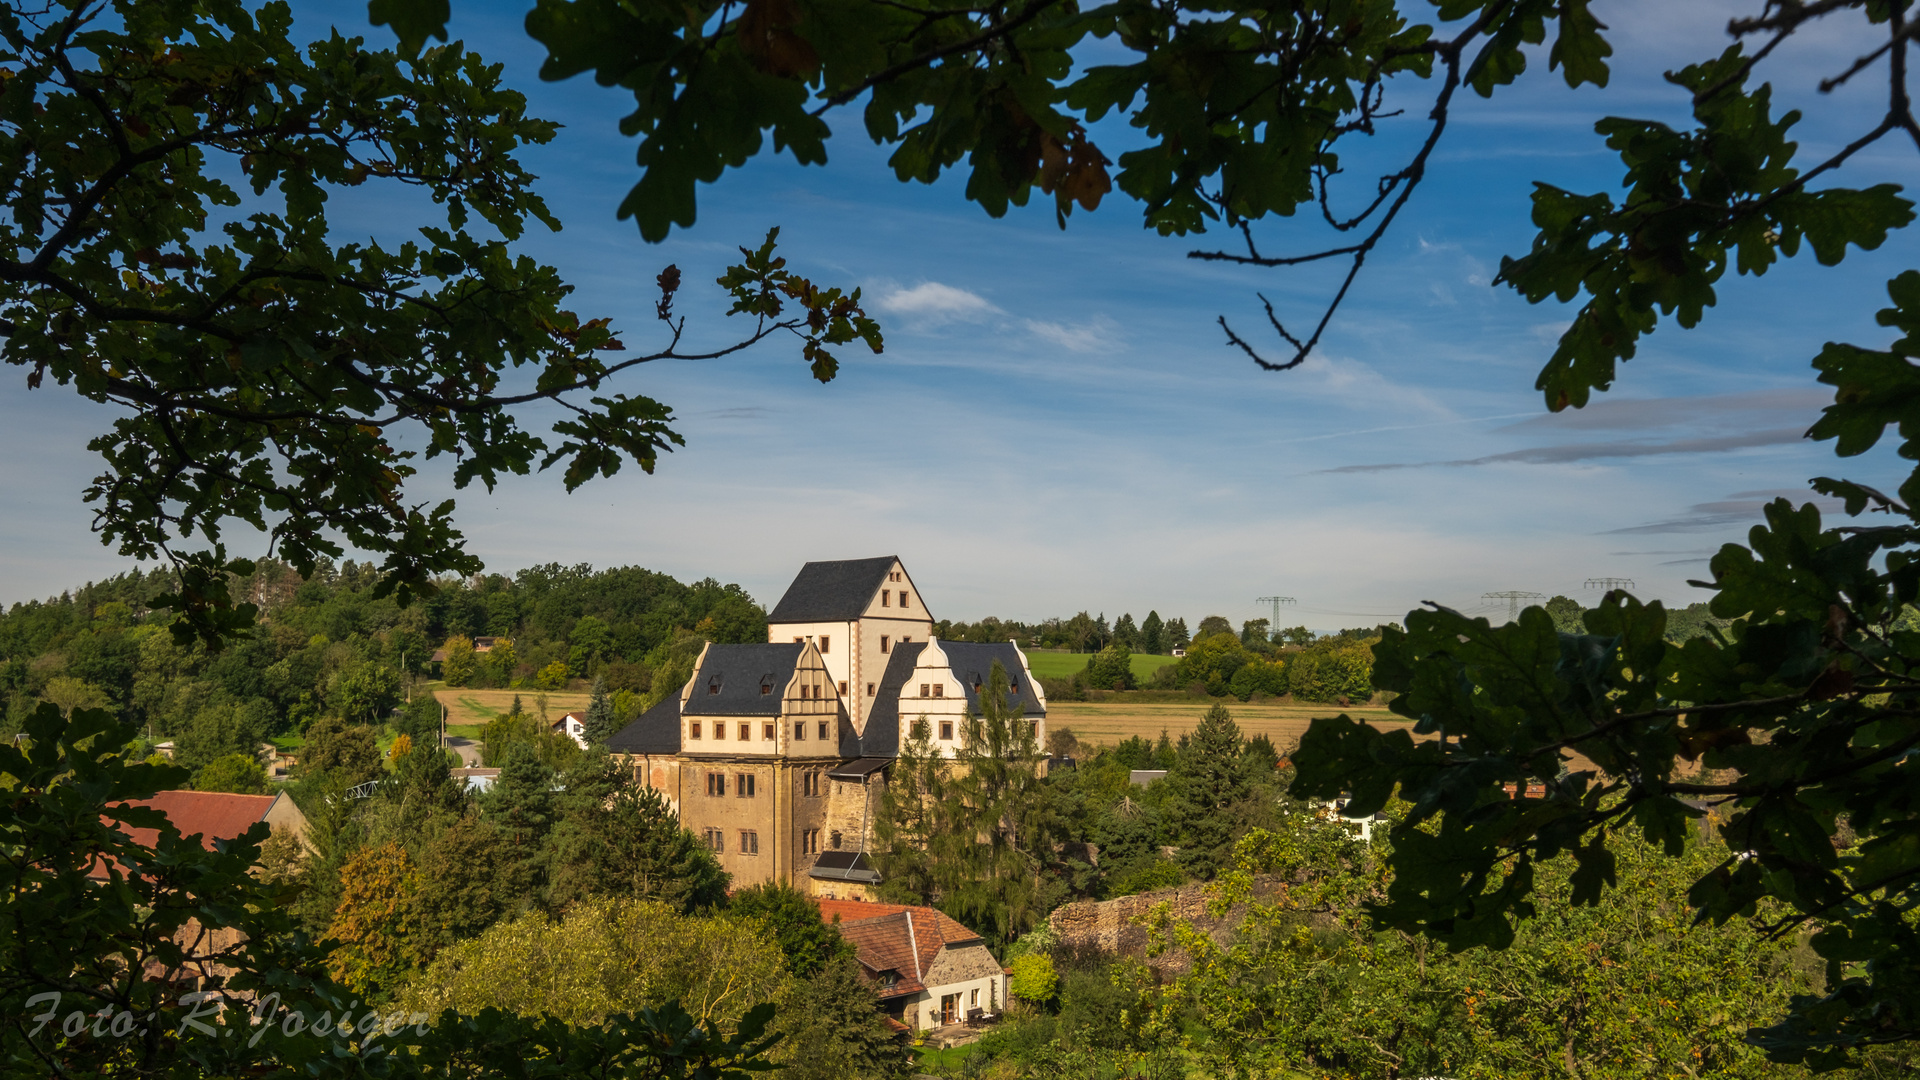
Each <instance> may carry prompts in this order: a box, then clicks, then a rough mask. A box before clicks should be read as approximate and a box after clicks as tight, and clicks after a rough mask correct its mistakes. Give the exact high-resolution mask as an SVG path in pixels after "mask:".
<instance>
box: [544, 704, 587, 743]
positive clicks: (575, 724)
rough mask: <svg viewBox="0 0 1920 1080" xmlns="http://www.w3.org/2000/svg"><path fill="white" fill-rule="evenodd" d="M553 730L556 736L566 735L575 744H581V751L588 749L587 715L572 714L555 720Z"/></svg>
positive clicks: (580, 713) (581, 713)
mask: <svg viewBox="0 0 1920 1080" xmlns="http://www.w3.org/2000/svg"><path fill="white" fill-rule="evenodd" d="M551 730H552V731H553V733H554V734H555V735H565V736H567V737H568V738H570V739H572V740H573V741H574V742H577V743H579V744H580V749H582V750H585V749H586V748H587V714H586V713H583V712H570V713H568V714H567V715H565V716H563V717H561V718H560V719H558V720H555V721H554V722H553V726H552V728H551Z"/></svg>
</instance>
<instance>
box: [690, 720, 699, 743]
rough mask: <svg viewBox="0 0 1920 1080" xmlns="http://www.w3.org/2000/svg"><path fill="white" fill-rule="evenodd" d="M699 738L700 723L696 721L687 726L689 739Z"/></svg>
mask: <svg viewBox="0 0 1920 1080" xmlns="http://www.w3.org/2000/svg"><path fill="white" fill-rule="evenodd" d="M699 737H700V721H698V720H695V721H693V722H692V723H690V724H688V725H687V738H689V739H697V738H699Z"/></svg>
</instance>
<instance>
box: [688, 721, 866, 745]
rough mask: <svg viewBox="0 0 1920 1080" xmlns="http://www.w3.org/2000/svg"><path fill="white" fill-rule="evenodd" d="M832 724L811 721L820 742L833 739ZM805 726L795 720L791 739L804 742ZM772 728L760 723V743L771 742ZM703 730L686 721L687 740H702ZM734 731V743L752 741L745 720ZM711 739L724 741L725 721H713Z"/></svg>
mask: <svg viewBox="0 0 1920 1080" xmlns="http://www.w3.org/2000/svg"><path fill="white" fill-rule="evenodd" d="M832 724H833V722H832V721H830V720H815V721H813V722H812V725H813V732H814V735H815V736H817V737H818V738H819V739H820V740H821V741H822V742H825V741H827V740H830V739H832V738H833V732H832V730H831V728H832ZM807 725H808V721H805V720H795V721H794V722H793V737H794V738H795V739H797V740H799V741H800V742H806V741H807ZM773 728H774V725H773V724H772V723H770V722H767V723H762V724H761V725H760V741H761V742H772V741H773ZM705 730H706V729H705V727H704V725H702V724H701V722H700V721H698V720H689V721H687V738H689V739H702V740H704V739H705V735H704V732H705ZM735 731H736V733H737V737H736V739H735V741H736V742H751V741H753V725H752V724H750V723H748V722H747V721H745V720H742V721H740V723H739V724H737V725H736V726H735ZM713 737H714V739H715V740H716V741H718V740H721V739H725V738H726V737H727V724H726V721H724V720H715V721H714V722H713Z"/></svg>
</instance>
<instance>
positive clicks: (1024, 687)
mask: <svg viewBox="0 0 1920 1080" xmlns="http://www.w3.org/2000/svg"><path fill="white" fill-rule="evenodd" d="M940 651H942V652H944V653H946V654H947V662H948V663H949V664H951V665H952V667H953V676H954V678H956V679H959V680H960V686H961V688H962V689H964V690H965V691H966V692H967V711H969V712H973V713H978V712H979V711H980V691H979V690H975V689H974V686H975V684H978V685H979V688H980V690H985V689H986V688H987V676H988V675H989V674H991V673H992V671H993V662H994V661H995V660H998V661H1000V666H1001V667H1004V668H1006V669H1007V680H1008V682H1009V683H1010V684H1011V686H1012V689H1010V690H1009V691H1008V692H1007V704H1008V705H1011V706H1013V707H1014V708H1017V709H1019V710H1020V712H1021V713H1022V714H1023V715H1026V716H1045V715H1046V712H1047V710H1046V709H1044V708H1042V707H1041V705H1040V695H1038V694H1036V693H1034V692H1033V685H1032V683H1031V682H1030V681H1029V680H1028V679H1027V675H1026V671H1025V669H1024V668H1022V667H1021V665H1020V650H1019V648H1017V647H1016V646H1015V645H1014V644H1013V642H1011V641H996V642H990V643H986V644H975V643H973V642H971V641H943V642H941V643H940ZM888 670H889V671H891V670H892V669H891V668H889V669H888Z"/></svg>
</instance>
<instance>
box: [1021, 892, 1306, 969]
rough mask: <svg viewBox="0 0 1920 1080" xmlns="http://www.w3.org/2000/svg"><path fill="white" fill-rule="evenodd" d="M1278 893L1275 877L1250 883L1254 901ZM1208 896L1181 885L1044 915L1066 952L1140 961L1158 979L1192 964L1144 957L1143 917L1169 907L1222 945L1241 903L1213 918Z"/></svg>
mask: <svg viewBox="0 0 1920 1080" xmlns="http://www.w3.org/2000/svg"><path fill="white" fill-rule="evenodd" d="M1278 891H1279V879H1278V878H1273V877H1259V878H1256V879H1254V883H1253V895H1254V898H1255V899H1265V898H1267V897H1269V896H1272V895H1273V894H1274V893H1276V892H1278ZM1208 899H1209V893H1208V892H1207V886H1205V885H1182V886H1180V887H1178V888H1174V889H1156V890H1154V891H1153V892H1148V893H1139V894H1136V895H1134V896H1122V897H1118V898H1116V899H1113V900H1081V901H1078V902H1076V903H1072V904H1064V905H1062V906H1060V907H1058V908H1056V909H1054V912H1053V914H1052V915H1049V916H1048V917H1047V925H1048V926H1049V927H1051V928H1052V930H1053V933H1054V935H1055V936H1056V937H1057V938H1058V940H1059V942H1060V948H1061V949H1063V950H1067V951H1099V952H1103V953H1107V954H1109V955H1111V956H1119V957H1126V958H1128V959H1132V960H1141V961H1144V962H1145V963H1146V964H1147V965H1148V966H1149V967H1151V968H1153V969H1154V970H1155V971H1156V972H1158V973H1159V974H1160V975H1161V976H1162V977H1169V976H1173V975H1178V974H1180V973H1182V972H1185V971H1186V970H1187V969H1188V968H1190V967H1191V966H1192V965H1193V960H1192V958H1191V957H1189V956H1188V955H1187V954H1186V952H1185V951H1184V950H1180V949H1170V950H1168V951H1166V952H1163V953H1161V954H1160V955H1159V956H1153V957H1150V956H1148V955H1147V928H1146V925H1145V924H1146V918H1147V915H1148V913H1149V912H1151V911H1152V910H1153V909H1154V908H1156V907H1158V906H1159V905H1161V904H1167V905H1169V908H1170V910H1171V912H1172V914H1173V916H1174V918H1176V919H1179V920H1180V921H1182V922H1186V923H1190V924H1192V925H1193V926H1194V927H1195V928H1197V929H1199V930H1201V931H1203V932H1205V933H1206V934H1207V936H1209V937H1211V938H1213V939H1214V940H1215V941H1221V942H1224V941H1227V940H1229V939H1230V938H1231V936H1232V934H1233V930H1234V928H1235V927H1237V926H1239V925H1240V922H1241V920H1243V919H1245V918H1246V914H1247V909H1246V904H1244V903H1241V904H1236V905H1235V906H1233V907H1231V908H1228V909H1227V911H1226V912H1225V913H1224V914H1223V915H1220V916H1218V917H1215V916H1213V915H1211V914H1209V913H1208V911H1207V901H1208Z"/></svg>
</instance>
